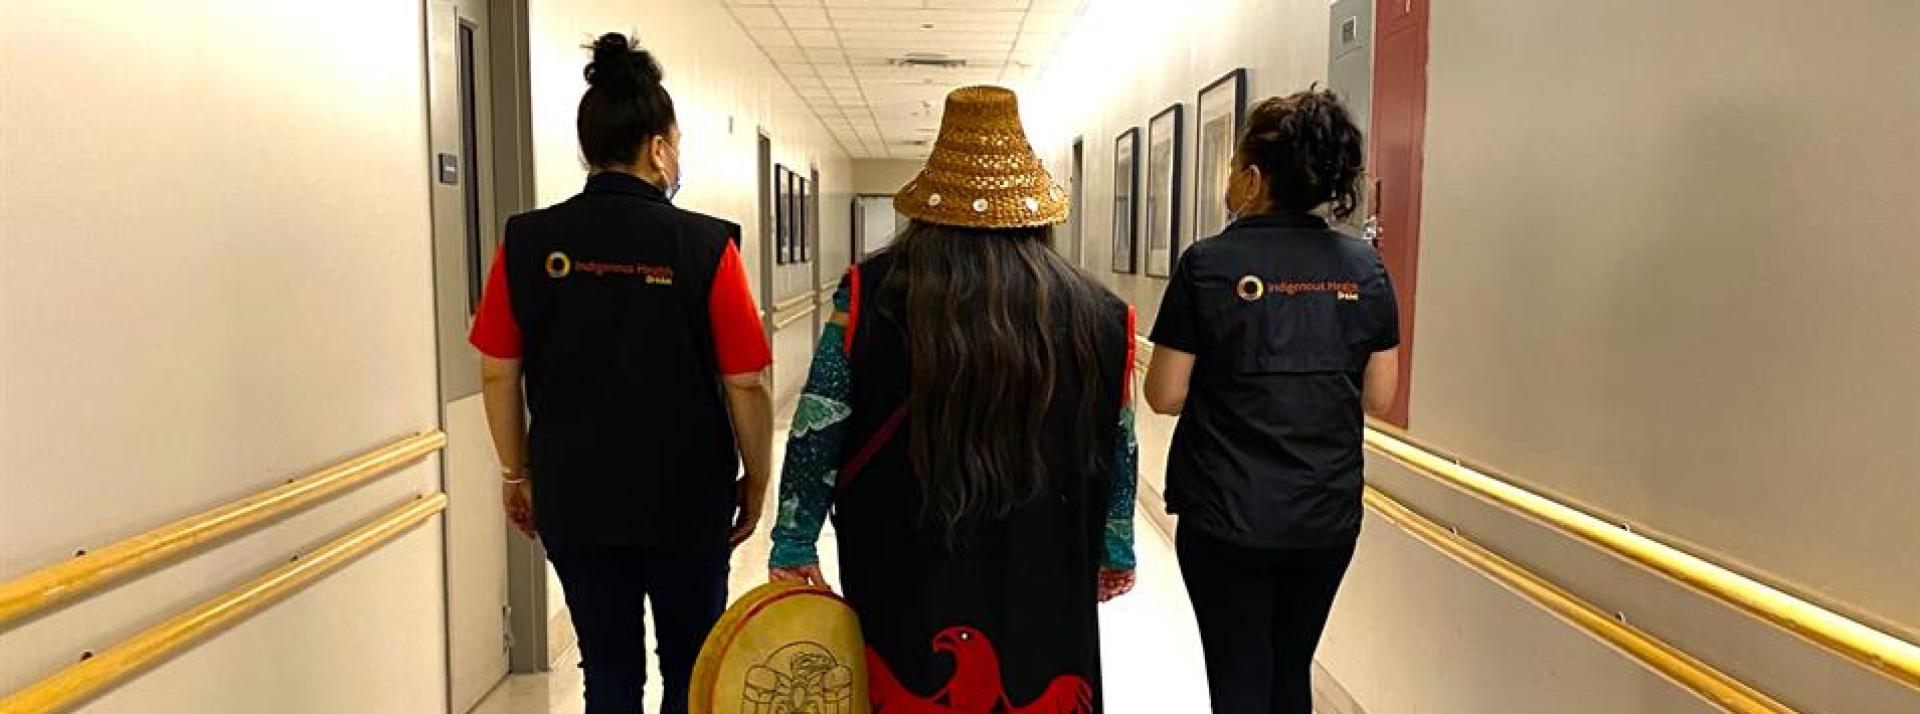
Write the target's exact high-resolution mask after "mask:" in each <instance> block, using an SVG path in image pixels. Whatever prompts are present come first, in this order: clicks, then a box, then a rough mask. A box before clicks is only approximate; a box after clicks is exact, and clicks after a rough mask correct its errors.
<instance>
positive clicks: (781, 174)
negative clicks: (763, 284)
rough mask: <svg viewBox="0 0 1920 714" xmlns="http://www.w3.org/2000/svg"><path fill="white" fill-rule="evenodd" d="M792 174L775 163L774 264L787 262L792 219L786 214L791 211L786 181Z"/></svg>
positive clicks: (790, 241)
mask: <svg viewBox="0 0 1920 714" xmlns="http://www.w3.org/2000/svg"><path fill="white" fill-rule="evenodd" d="M792 176H793V172H791V171H788V170H787V167H785V166H779V165H775V166H774V167H773V263H774V265H786V264H787V254H788V251H787V246H788V245H790V244H791V243H792V233H790V232H789V231H790V229H791V227H792V220H791V216H789V215H788V214H789V212H790V211H791V206H790V205H789V204H788V202H787V182H788V180H789V179H790V178H792Z"/></svg>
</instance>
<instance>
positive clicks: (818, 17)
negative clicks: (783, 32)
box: [780, 7, 833, 30]
mask: <svg viewBox="0 0 1920 714" xmlns="http://www.w3.org/2000/svg"><path fill="white" fill-rule="evenodd" d="M780 17H782V18H785V19H786V21H787V27H791V28H793V29H796V30H826V29H832V28H833V25H832V23H829V22H828V21H827V11H826V9H825V8H820V7H783V8H780Z"/></svg>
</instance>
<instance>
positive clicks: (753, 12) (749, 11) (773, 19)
mask: <svg viewBox="0 0 1920 714" xmlns="http://www.w3.org/2000/svg"><path fill="white" fill-rule="evenodd" d="M733 16H734V17H736V18H739V20H740V24H741V25H742V26H744V27H746V28H747V29H749V30H751V29H754V28H757V27H782V26H784V22H785V21H784V20H781V19H780V12H779V11H778V10H775V9H773V8H771V7H736V8H734V9H733Z"/></svg>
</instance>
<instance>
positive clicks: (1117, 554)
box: [1101, 513, 1137, 570]
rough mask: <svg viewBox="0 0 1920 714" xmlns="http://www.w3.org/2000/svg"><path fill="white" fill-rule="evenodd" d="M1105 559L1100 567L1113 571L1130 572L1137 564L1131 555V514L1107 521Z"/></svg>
mask: <svg viewBox="0 0 1920 714" xmlns="http://www.w3.org/2000/svg"><path fill="white" fill-rule="evenodd" d="M1106 551H1107V552H1106V557H1105V558H1103V561H1104V562H1103V563H1101V564H1102V565H1104V566H1106V567H1108V568H1110V569H1113V570H1132V569H1134V567H1135V565H1137V563H1136V562H1135V561H1134V554H1133V514H1132V513H1128V514H1127V517H1126V518H1124V519H1120V518H1115V519H1111V520H1108V521H1107V548H1106Z"/></svg>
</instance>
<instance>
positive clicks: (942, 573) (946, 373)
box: [770, 87, 1136, 714]
mask: <svg viewBox="0 0 1920 714" xmlns="http://www.w3.org/2000/svg"><path fill="white" fill-rule="evenodd" d="M894 205H895V207H896V208H897V210H899V212H900V213H901V214H902V215H905V216H908V217H909V218H911V219H912V221H911V223H910V224H909V225H908V226H907V227H906V229H905V230H904V232H903V233H902V234H901V235H900V237H899V239H898V240H897V241H896V242H894V243H893V244H892V245H891V246H890V247H888V248H887V249H886V250H885V251H884V252H882V253H881V254H879V255H877V256H875V257H873V258H871V259H869V260H867V261H865V262H863V263H861V264H860V265H858V266H855V267H854V268H853V269H852V270H851V271H849V272H848V274H847V276H846V278H845V279H844V280H843V281H842V282H841V285H840V289H839V290H838V292H837V293H836V294H835V297H834V301H835V307H836V311H835V313H834V315H833V318H832V320H831V322H830V323H829V326H828V327H827V331H826V334H825V335H824V336H823V337H822V338H821V341H820V345H819V349H818V351H817V352H816V353H815V356H814V362H813V367H812V373H811V374H810V376H809V377H808V381H807V386H806V388H805V391H804V393H803V396H802V398H801V404H800V407H799V412H798V414H797V416H796V417H795V420H794V426H793V431H792V435H791V439H790V441H789V442H788V446H787V461H786V467H785V470H784V471H783V472H782V475H781V485H780V499H781V500H780V511H779V521H778V525H777V526H776V527H775V530H774V550H773V554H772V558H771V563H770V564H771V575H772V577H773V578H774V579H777V580H795V581H801V582H806V583H811V584H816V585H822V584H824V581H823V579H822V577H821V573H820V569H819V556H818V554H817V552H816V549H815V541H816V540H817V539H818V537H819V533H820V528H821V524H822V521H824V520H825V518H826V516H827V513H828V511H829V509H831V510H832V512H833V517H834V528H835V533H836V542H837V543H838V546H839V552H840V574H841V576H842V580H843V584H844V586H845V594H846V597H847V599H848V601H849V602H850V603H851V604H852V606H853V608H854V611H855V612H856V613H858V615H859V618H860V624H861V629H862V632H863V633H864V635H865V637H866V641H867V647H868V654H867V661H868V669H869V672H870V677H869V684H870V686H869V693H870V696H871V698H872V702H873V710H874V711H875V712H876V713H877V714H914V713H915V712H926V711H941V712H957V713H962V714H988V713H989V712H1021V711H1045V712H1056V713H1059V714H1075V713H1080V714H1084V713H1087V712H1098V711H1100V710H1101V703H1102V702H1101V691H1100V684H1101V681H1100V639H1099V618H1098V615H1097V612H1096V608H1097V606H1098V603H1099V601H1101V600H1105V599H1110V598H1112V597H1116V596H1118V595H1120V594H1122V593H1125V592H1126V591H1127V590H1128V589H1130V588H1131V587H1132V583H1133V567H1134V562H1133V489H1134V481H1135V468H1134V463H1135V453H1136V447H1135V444H1134V441H1133V423H1132V412H1131V410H1130V406H1129V404H1128V401H1129V400H1128V395H1127V391H1128V390H1127V384H1128V380H1129V375H1130V365H1131V364H1132V356H1131V352H1130V347H1131V345H1132V344H1133V342H1132V324H1131V323H1132V312H1131V311H1130V309H1129V308H1128V307H1127V305H1126V304H1125V303H1122V302H1121V301H1120V300H1119V299H1118V298H1116V297H1115V296H1114V295H1113V294H1112V293H1110V292H1108V291H1107V290H1106V289H1105V288H1102V287H1100V285H1099V284H1098V283H1096V282H1095V281H1094V280H1093V279H1092V278H1090V277H1089V276H1087V275H1085V274H1083V273H1081V272H1080V271H1079V270H1078V269H1076V268H1074V267H1073V266H1072V265H1071V264H1070V263H1068V262H1067V261H1066V260H1065V259H1063V258H1061V257H1060V256H1059V255H1057V254H1056V253H1054V252H1053V250H1052V249H1051V248H1049V247H1048V244H1049V240H1048V239H1049V232H1050V227H1051V226H1053V225H1056V224H1058V223H1060V222H1062V221H1064V220H1065V219H1066V217H1067V203H1066V193H1065V192H1064V191H1062V190H1061V189H1060V188H1059V187H1058V186H1057V185H1055V184H1054V183H1053V180H1052V179H1051V177H1049V176H1048V175H1047V173H1046V170H1045V169H1044V168H1043V167H1042V166H1041V165H1040V161H1039V159H1038V158H1036V157H1035V156H1034V154H1033V150H1032V148H1031V147H1030V146H1029V145H1028V142H1027V138H1026V132H1025V130H1024V129H1023V128H1022V127H1021V125H1020V118H1019V110H1018V106H1017V104H1016V100H1015V97H1014V95H1013V93H1012V92H1009V91H1007V90H1005V89H1000V88H998V87H968V88H963V89H959V90H956V91H954V92H953V93H952V94H951V95H949V96H948V97H947V105H946V113H945V115H944V116H943V117H942V119H941V130H940V134H939V136H938V138H937V140H936V142H935V145H934V148H933V152H932V156H931V158H930V159H929V160H928V162H927V166H926V168H925V170H923V171H922V173H921V174H920V175H919V177H918V178H916V179H914V181H912V182H911V183H909V184H907V186H906V187H905V188H904V189H902V190H901V191H900V193H899V194H898V195H896V196H895V197H894Z"/></svg>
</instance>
